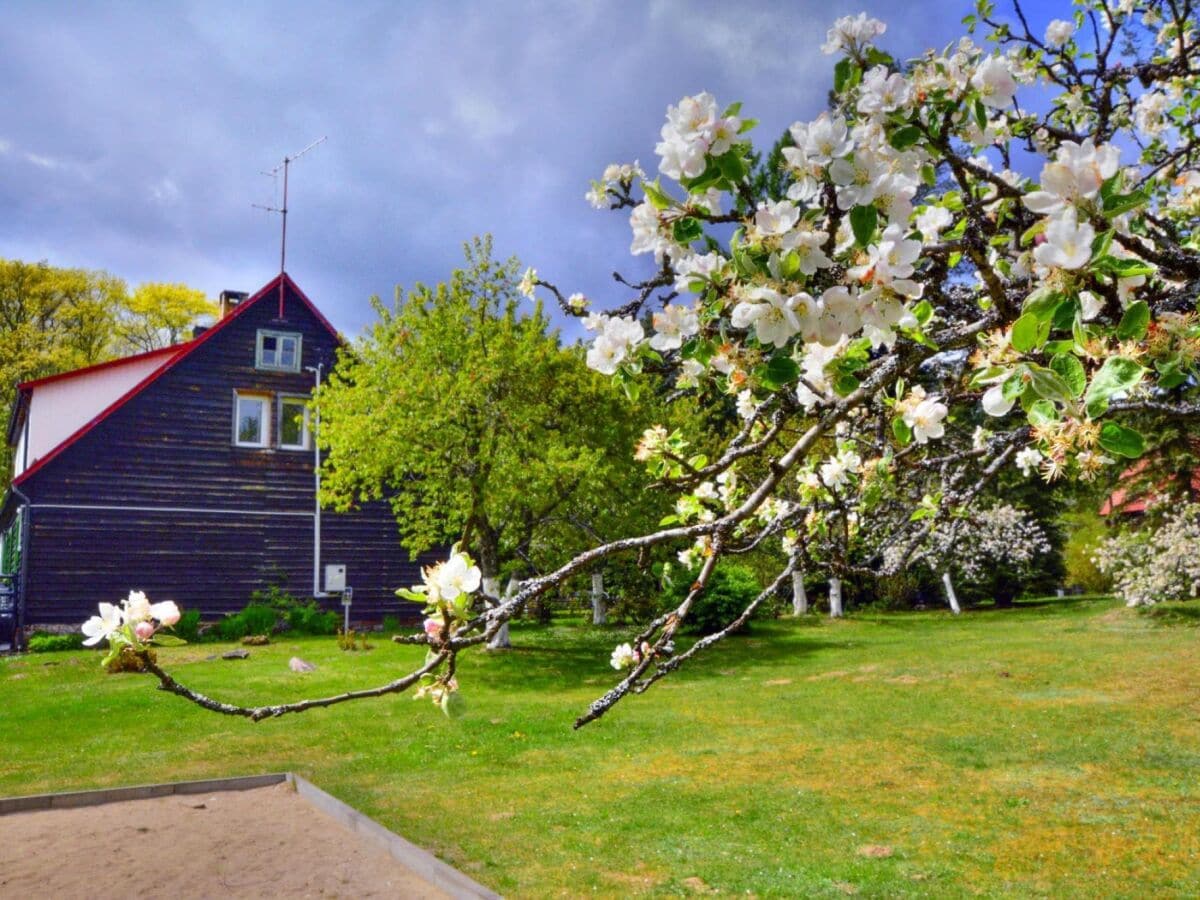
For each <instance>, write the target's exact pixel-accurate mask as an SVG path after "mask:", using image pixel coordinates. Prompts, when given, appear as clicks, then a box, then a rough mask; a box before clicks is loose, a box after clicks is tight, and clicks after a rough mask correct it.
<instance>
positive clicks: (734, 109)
mask: <svg viewBox="0 0 1200 900" xmlns="http://www.w3.org/2000/svg"><path fill="white" fill-rule="evenodd" d="M741 111H742V101H741V100H738V101H736V102H734V103H730V104H729V105H728V106H727V107H725V112H723V113H721V116H722V117H723V118H726V119H728V118H729V117H730V116H736V115H737V114H738V113H740V112H741Z"/></svg>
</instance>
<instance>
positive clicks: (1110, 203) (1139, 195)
mask: <svg viewBox="0 0 1200 900" xmlns="http://www.w3.org/2000/svg"><path fill="white" fill-rule="evenodd" d="M1149 202H1150V195H1149V194H1148V193H1146V192H1145V191H1143V190H1141V189H1138V190H1136V191H1131V192H1129V193H1128V194H1118V195H1116V196H1109V197H1105V198H1104V210H1103V212H1104V215H1105V216H1106V217H1107V218H1110V219H1111V218H1113V217H1114V216H1119V215H1121V214H1122V213H1127V212H1129V211H1130V210H1132V209H1137V208H1138V207H1141V206H1145V205H1146V204H1147V203H1149Z"/></svg>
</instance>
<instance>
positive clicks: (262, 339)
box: [254, 328, 300, 372]
mask: <svg viewBox="0 0 1200 900" xmlns="http://www.w3.org/2000/svg"><path fill="white" fill-rule="evenodd" d="M254 365H255V368H258V369H271V370H272V371H276V372H299V371H300V335H298V334H295V333H294V332H290V331H268V330H267V329H265V328H260V329H259V330H258V351H257V353H256V355H255V359H254Z"/></svg>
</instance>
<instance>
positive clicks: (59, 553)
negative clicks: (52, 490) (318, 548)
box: [28, 504, 427, 624]
mask: <svg viewBox="0 0 1200 900" xmlns="http://www.w3.org/2000/svg"><path fill="white" fill-rule="evenodd" d="M31 524H32V540H31V542H30V545H29V555H30V559H29V562H30V566H31V568H30V570H29V572H30V577H29V583H28V593H29V601H30V602H29V605H28V610H29V620H30V621H31V622H34V623H56V624H72V623H77V622H82V621H83V619H84V618H86V617H87V615H93V614H94V610H95V607H96V604H97V603H99V602H101V601H108V602H116V601H119V600H120V599H122V598H123V597H125V595H126V594H128V593H129V591H130V590H141V591H145V592H146V593H147V594H148V595H149V596H150V598H151V599H152V600H154V601H159V600H174V601H175V602H176V603H178V604H179V605H180V607H182V608H183V609H199V610H200V611H201V613H202V614H203V615H204V617H205V618H206V619H210V618H216V617H218V616H220V615H221V614H224V613H231V612H236V611H237V610H239V609H241V608H242V607H243V606H245V605H246V604H247V603H248V602H249V601H250V595H251V593H252V592H254V591H255V590H259V589H262V588H266V587H268V586H269V585H271V584H279V585H281V586H284V587H286V588H287V589H288V590H289V591H290V592H292V593H293V594H295V595H296V596H298V597H302V598H303V597H309V596H311V595H312V517H311V516H309V517H299V516H296V517H292V516H263V515H237V516H230V515H222V514H219V513H182V512H148V511H144V510H135V511H130V510H122V509H56V508H48V507H37V506H35V507H34V509H33V516H32V521H31ZM321 525H322V541H321V545H322V565H324V563H325V562H329V563H345V564H346V565H347V566H348V573H347V580H348V583H349V584H350V585H351V586H352V587H353V588H354V605H353V607H352V614H353V618H354V619H356V620H370V621H378V620H380V619H382V618H383V617H384V616H386V615H393V616H397V617H398V618H401V619H402V620H404V621H406V622H415V621H416V620H417V618H418V615H419V612H420V610H419V609H418V608H417V606H416V604H414V603H410V602H408V601H401V600H399V599H397V598H396V596H395V589H396V588H398V587H407V586H409V585H411V584H414V583H417V582H418V581H419V580H420V571H419V565H418V563H417V562H410V561H409V558H408V553H407V552H405V551H404V550H403V549H402V548H400V547H399V546H398V544H396V541H395V537H394V535H395V532H396V526H395V521H394V520H393V519H392V516H391V512H390V511H389V510H388V509H387V507H386V506H385V505H384V504H373V505H372V506H370V507H368V508H365V509H363V510H361V511H359V512H358V513H356V514H353V515H346V516H336V517H335V516H331V515H328V514H324V515H322V522H321ZM426 564H427V562H426ZM323 576H324V573H323V572H322V577H323ZM327 605H329V606H330V608H338V601H337V599H336V598H334V599H330V600H329V601H328V602H327Z"/></svg>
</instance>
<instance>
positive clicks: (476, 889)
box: [0, 772, 500, 900]
mask: <svg viewBox="0 0 1200 900" xmlns="http://www.w3.org/2000/svg"><path fill="white" fill-rule="evenodd" d="M284 781H286V782H288V783H289V784H291V785H292V786H293V787H294V788H295V790H296V793H297V794H299V795H300V796H301V797H303V798H304V799H305V800H306V801H307V802H308V803H309V804H311V805H312V806H314V807H316V808H317V809H319V810H320V811H321V812H323V813H325V814H326V815H327V816H330V817H332V818H334V819H336V820H337V821H338V822H340V823H341V824H342V825H344V826H345V827H346V828H349V829H350V830H351V831H353V832H354V833H355V834H358V835H360V836H362V837H364V838H366V839H367V840H369V841H370V842H371V843H373V844H376V845H377V846H379V847H382V848H383V849H384V850H386V851H387V852H388V853H390V854H391V856H392V859H394V860H396V862H398V863H400V864H401V865H403V866H405V867H407V868H408V869H410V870H411V871H412V872H414V873H415V874H417V875H418V876H420V877H421V878H423V879H425V880H426V881H428V882H429V883H430V884H432V885H434V886H436V887H438V888H441V889H442V890H443V891H445V892H446V893H448V894H450V896H452V897H456V898H463V900H477V898H487V900H500V895H499V894H497V893H495V892H494V891H490V890H488V889H487V888H485V887H484V886H483V885H481V884H479V883H477V882H476V881H474V880H472V879H471V878H468V877H467V876H466V875H464V874H463V873H462V872H460V871H459V870H458V869H456V868H454V867H453V866H451V865H448V864H447V863H444V862H442V861H441V860H440V859H438V858H437V857H436V856H434V855H433V854H432V853H430V852H429V851H428V850H423V849H421V848H420V847H418V846H417V845H416V844H413V843H411V842H409V841H406V840H405V839H404V838H402V837H400V835H398V834H395V833H394V832H391V831H389V830H388V829H386V828H384V827H383V826H382V825H380V824H379V823H378V822H376V821H375V820H374V819H370V818H368V817H367V816H364V815H363V814H362V813H360V812H359V811H358V810H356V809H355V808H354V807H352V806H349V805H347V804H345V803H343V802H342V801H341V800H339V799H337V798H336V797H334V796H333V795H331V794H327V793H325V792H324V791H323V790H321V789H320V788H319V787H317V786H316V785H315V784H313V783H312V782H310V781H307V780H306V779H304V778H301V777H300V776H299V775H296V774H294V773H292V772H273V773H271V774H268V775H246V776H243V777H241V778H212V779H207V780H205V781H177V782H174V783H171V784H147V785H139V786H137V787H123V788H104V789H101V790H96V791H71V792H67V793H62V794H35V795H33V796H30V797H4V798H0V816H6V815H10V814H12V813H22V812H36V811H39V810H52V809H71V808H74V807H79V806H98V805H100V804H102V803H120V802H122V801H124V800H148V799H151V798H153V797H169V796H171V795H172V794H207V793H210V792H213V791H249V790H253V789H255V788H261V787H270V786H271V785H273V784H280V783H282V782H284Z"/></svg>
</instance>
